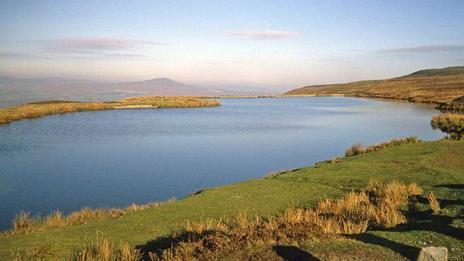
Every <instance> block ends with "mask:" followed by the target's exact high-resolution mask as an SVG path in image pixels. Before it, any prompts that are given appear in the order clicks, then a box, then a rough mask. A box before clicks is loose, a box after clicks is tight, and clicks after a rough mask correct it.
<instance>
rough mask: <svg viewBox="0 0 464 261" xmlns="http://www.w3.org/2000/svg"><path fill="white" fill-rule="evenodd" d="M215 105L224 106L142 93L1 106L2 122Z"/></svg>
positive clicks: (195, 98) (190, 97) (194, 98)
mask: <svg viewBox="0 0 464 261" xmlns="http://www.w3.org/2000/svg"><path fill="white" fill-rule="evenodd" d="M216 106H221V103H220V102H219V101H217V100H209V99H208V100H206V99H201V98H198V97H192V96H139V97H131V98H125V99H122V100H116V101H110V102H78V101H39V102H33V103H27V104H21V105H17V106H13V107H9V108H3V109H0V125H2V124H8V123H11V122H13V121H19V120H24V119H33V118H40V117H45V116H49V115H56V114H64V113H74V112H81V111H102V110H115V109H158V108H203V107H216Z"/></svg>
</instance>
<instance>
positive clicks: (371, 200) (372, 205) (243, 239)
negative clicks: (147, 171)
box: [149, 181, 422, 260]
mask: <svg viewBox="0 0 464 261" xmlns="http://www.w3.org/2000/svg"><path fill="white" fill-rule="evenodd" d="M421 191H422V190H421V189H420V188H419V186H417V184H414V183H412V184H409V185H405V184H402V183H399V182H396V181H394V182H391V183H388V184H381V183H378V182H371V183H370V184H369V186H368V187H367V188H366V189H365V191H362V192H359V193H355V192H351V193H348V194H347V195H345V196H344V197H342V198H339V199H336V200H324V201H322V202H320V203H319V204H318V205H317V206H316V207H315V208H311V209H302V208H290V209H288V210H286V211H285V212H283V213H282V214H280V215H278V216H276V217H273V218H270V219H267V220H262V219H260V218H254V219H251V218H249V217H247V216H246V215H243V214H241V215H239V216H238V217H237V218H236V220H235V221H233V222H228V221H226V220H216V221H215V220H208V221H207V222H205V223H198V224H191V223H188V224H187V227H186V228H185V230H184V231H181V232H177V233H175V234H173V238H176V237H178V235H183V238H184V239H185V240H180V241H179V240H177V241H176V240H174V241H173V242H177V244H175V245H173V246H172V247H171V248H169V249H166V250H164V251H162V252H159V253H149V256H150V257H151V259H152V260H218V259H222V258H224V257H225V256H227V255H228V254H229V253H231V252H233V251H236V250H237V249H248V248H253V247H259V246H263V245H273V244H282V243H284V244H285V243H291V242H298V241H299V240H307V239H310V238H315V237H317V238H323V237H333V236H336V235H338V234H359V233H363V232H365V231H366V230H367V229H368V228H369V227H371V226H372V227H393V226H396V225H398V224H401V223H404V222H405V221H406V218H405V217H404V216H403V214H402V213H401V212H400V211H399V210H398V207H399V206H402V205H405V204H407V203H408V198H410V197H411V196H417V195H418V194H420V193H421Z"/></svg>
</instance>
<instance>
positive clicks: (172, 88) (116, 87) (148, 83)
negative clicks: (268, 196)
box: [0, 76, 275, 108]
mask: <svg viewBox="0 0 464 261" xmlns="http://www.w3.org/2000/svg"><path fill="white" fill-rule="evenodd" d="M274 93H275V91H274ZM265 94H273V91H272V90H270V89H265V88H256V87H249V86H232V85H208V86H201V87H200V86H196V85H188V84H185V83H181V82H177V81H174V80H171V79H169V78H154V79H150V80H145V81H134V82H122V83H109V82H98V81H90V80H75V79H62V78H27V79H26V78H14V77H5V76H0V108H1V107H8V106H12V105H15V104H20V103H28V102H34V101H43V100H78V101H79V100H80V101H97V100H98V101H101V100H103V101H105V100H107V101H109V100H115V99H121V98H125V97H131V96H141V95H155V96H156V95H160V96H203V95H205V96H206V95H212V96H216V95H265Z"/></svg>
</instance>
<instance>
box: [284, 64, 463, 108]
mask: <svg viewBox="0 0 464 261" xmlns="http://www.w3.org/2000/svg"><path fill="white" fill-rule="evenodd" d="M285 95H320V96H324V95H346V96H357V97H377V98H389V99H402V100H409V101H417V102H430V103H440V102H453V101H454V102H460V101H461V99H464V98H462V97H463V96H464V66H460V67H446V68H441V69H427V70H421V71H417V72H414V73H411V74H408V75H405V76H401V77H398V78H392V79H385V80H372V81H359V82H351V83H342V84H327V85H315V86H304V87H301V88H297V89H294V90H291V91H288V92H286V93H285Z"/></svg>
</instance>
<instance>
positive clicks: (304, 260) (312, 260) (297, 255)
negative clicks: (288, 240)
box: [272, 245, 319, 261]
mask: <svg viewBox="0 0 464 261" xmlns="http://www.w3.org/2000/svg"><path fill="white" fill-rule="evenodd" d="M272 250H274V252H275V253H276V254H277V255H278V256H280V257H281V258H283V259H284V260H286V261H298V260H301V261H318V260H319V259H318V258H316V257H314V256H313V255H311V254H310V253H308V252H306V251H304V250H302V249H300V248H298V247H296V246H283V245H277V246H274V247H272Z"/></svg>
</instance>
